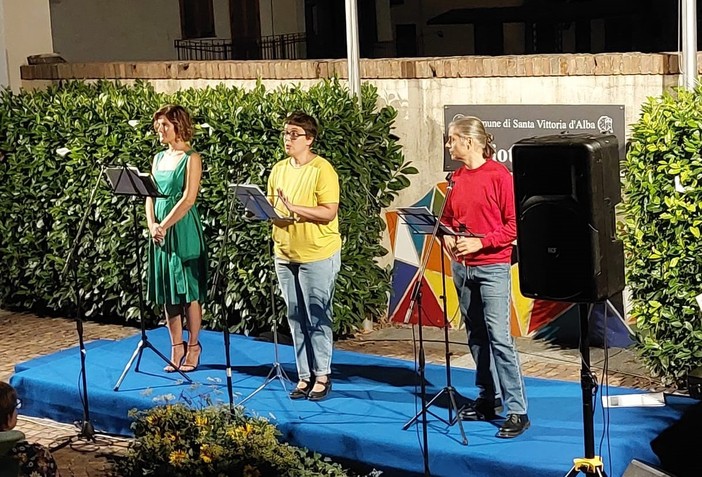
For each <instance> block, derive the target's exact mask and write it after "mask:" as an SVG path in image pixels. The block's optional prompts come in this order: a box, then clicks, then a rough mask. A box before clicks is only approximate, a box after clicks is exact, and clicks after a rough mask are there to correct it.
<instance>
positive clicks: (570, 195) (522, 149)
mask: <svg viewBox="0 0 702 477" xmlns="http://www.w3.org/2000/svg"><path fill="white" fill-rule="evenodd" d="M512 172H513V178H514V194H515V201H516V214H517V253H518V260H519V281H520V284H519V285H520V289H521V292H522V294H523V295H524V296H527V297H531V298H541V299H546V300H553V301H567V302H575V303H594V302H600V301H604V300H606V299H607V298H609V297H610V296H612V295H614V294H615V293H618V292H620V291H621V290H623V289H624V248H623V245H622V242H621V240H617V238H616V235H615V230H616V226H615V210H614V209H615V206H616V204H618V203H619V202H620V201H621V190H620V183H619V144H618V142H617V138H616V137H615V136H613V135H602V134H598V135H593V134H561V135H555V136H541V137H533V138H527V139H522V140H520V141H518V142H517V143H515V144H514V146H513V147H512Z"/></svg>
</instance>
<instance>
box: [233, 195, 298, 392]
mask: <svg viewBox="0 0 702 477" xmlns="http://www.w3.org/2000/svg"><path fill="white" fill-rule="evenodd" d="M231 187H232V188H233V189H234V196H235V197H236V198H237V199H238V200H239V201H240V202H241V203H242V204H243V205H244V208H245V209H246V211H247V212H248V213H249V214H250V218H251V219H255V220H266V221H272V220H284V221H289V222H292V221H293V219H292V218H291V217H281V216H280V215H279V214H278V212H276V210H275V208H273V206H272V205H271V203H270V202H269V201H268V198H267V197H266V196H265V194H264V193H263V191H262V190H261V189H260V188H259V187H258V186H257V185H255V184H233V185H232V186H231ZM270 286H271V308H272V313H273V348H274V350H275V358H274V361H273V365H272V367H271V370H270V371H269V372H268V376H267V377H266V380H265V381H264V382H263V384H261V385H260V386H259V387H257V388H256V389H254V391H253V392H252V393H251V394H249V395H248V396H246V397H245V398H244V399H242V400H241V401H239V404H244V403H245V402H246V401H248V400H249V399H251V398H252V397H254V396H255V395H256V394H257V393H258V392H259V391H261V390H262V389H264V388H265V387H266V386H268V385H269V384H270V383H272V382H273V381H275V380H276V379H277V380H279V381H280V384H281V386H282V387H283V391H285V392H286V394H287V391H288V389H287V387H286V386H285V383H286V381H287V383H288V384H290V385H292V380H291V379H290V378H289V377H288V375H287V374H285V370H284V369H283V367H282V366H281V364H280V362H279V355H278V318H277V312H276V308H275V293H274V285H273V283H272V282H271V284H270ZM288 399H290V395H289V394H288Z"/></svg>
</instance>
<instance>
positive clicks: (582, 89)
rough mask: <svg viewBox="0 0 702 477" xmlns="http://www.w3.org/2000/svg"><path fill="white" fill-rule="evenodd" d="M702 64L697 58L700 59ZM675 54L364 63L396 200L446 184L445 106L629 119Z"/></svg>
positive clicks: (195, 69) (239, 67) (26, 75)
mask: <svg viewBox="0 0 702 477" xmlns="http://www.w3.org/2000/svg"><path fill="white" fill-rule="evenodd" d="M698 61H699V59H698ZM679 73H680V70H679V61H678V55H677V54H639V53H620V54H615V53H612V54H595V55H591V54H570V55H531V56H500V57H477V56H476V57H450V58H412V59H407V58H404V59H402V58H401V59H377V60H370V59H368V60H362V61H361V77H362V78H363V81H366V82H370V83H373V84H374V85H376V86H377V87H378V90H379V93H380V101H381V102H382V103H384V104H390V105H392V106H393V107H395V108H396V109H397V110H398V112H399V114H398V118H397V123H396V131H395V133H396V134H397V135H398V136H399V137H400V138H401V139H400V140H401V143H402V145H403V147H404V154H405V156H406V158H407V159H408V160H411V161H412V162H413V163H414V165H415V166H417V167H418V169H419V170H420V174H419V175H418V176H415V177H413V178H412V186H411V187H410V188H409V189H407V190H405V191H403V192H402V194H401V195H400V197H399V198H398V200H397V201H396V203H395V204H394V206H405V205H409V204H411V203H413V202H415V201H416V200H417V199H418V198H420V197H422V196H423V195H424V194H425V193H426V192H427V191H428V190H429V189H430V188H431V187H432V186H433V185H434V184H435V183H436V182H439V181H441V180H443V177H444V175H445V173H444V172H443V171H442V167H443V144H442V143H443V133H444V125H443V107H444V105H447V104H623V105H625V115H626V116H625V117H626V123H627V125H628V124H631V123H633V122H635V121H636V120H637V118H638V116H639V110H640V106H641V104H642V103H643V102H644V101H645V100H646V98H647V97H649V96H658V95H660V94H661V93H663V92H664V91H665V90H667V89H668V88H670V87H671V86H675V85H677V83H678V78H679ZM333 76H338V77H340V78H345V77H346V61H345V60H298V61H242V62H235V61H225V62H125V63H66V64H57V65H41V66H24V67H23V68H22V78H23V81H24V82H23V84H24V86H25V87H26V88H43V87H45V86H46V85H47V84H50V83H52V82H56V81H57V80H61V79H98V78H107V79H114V80H118V81H124V82H131V81H134V80H136V79H144V80H148V81H150V82H152V83H153V84H154V86H155V88H156V89H157V90H159V91H175V90H177V89H179V88H189V87H206V86H209V85H215V84H221V83H224V84H227V85H236V86H240V87H245V88H250V87H253V86H254V85H255V84H256V81H257V80H259V79H260V80H262V81H263V83H264V84H265V85H266V87H268V88H275V87H277V86H279V85H282V84H289V83H295V84H299V85H302V86H303V87H304V86H307V85H310V84H314V83H315V82H317V81H319V80H320V79H323V78H329V77H333Z"/></svg>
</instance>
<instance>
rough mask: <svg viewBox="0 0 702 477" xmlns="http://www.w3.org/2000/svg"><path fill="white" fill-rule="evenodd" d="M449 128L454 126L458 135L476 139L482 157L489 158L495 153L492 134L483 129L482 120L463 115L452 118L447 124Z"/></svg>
mask: <svg viewBox="0 0 702 477" xmlns="http://www.w3.org/2000/svg"><path fill="white" fill-rule="evenodd" d="M449 128H454V129H455V130H456V133H457V134H458V135H459V136H462V137H471V138H473V139H475V140H477V141H478V144H480V145H481V146H482V147H483V157H484V158H485V159H489V158H491V157H492V156H493V155H494V154H495V146H494V144H493V141H494V138H493V137H492V134H490V133H488V132H486V131H485V126H484V125H483V122H482V121H481V120H480V119H478V118H476V117H475V116H463V117H459V118H457V119H454V120H453V121H451V123H450V124H449Z"/></svg>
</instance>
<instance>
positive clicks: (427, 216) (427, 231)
mask: <svg viewBox="0 0 702 477" xmlns="http://www.w3.org/2000/svg"><path fill="white" fill-rule="evenodd" d="M397 211H398V215H399V216H400V217H401V218H402V220H403V221H404V223H405V224H406V225H407V226H408V227H409V228H410V230H411V231H412V233H413V234H418V235H426V236H428V238H429V240H432V241H433V240H434V238H435V237H436V236H437V235H442V236H443V235H452V236H473V235H472V234H467V233H465V232H458V231H456V230H454V229H453V228H451V227H449V226H448V225H445V224H442V223H441V222H440V221H439V219H438V218H437V217H436V216H435V215H434V214H433V213H432V212H431V211H430V210H429V209H428V208H427V207H399V208H398V209H397ZM429 255H430V252H427V254H426V256H425V260H424V263H423V266H422V267H421V271H420V275H419V278H418V280H417V282H416V283H415V286H417V283H420V284H421V281H422V275H423V274H424V270H425V269H426V262H427V261H428V257H429ZM444 272H445V270H444V249H443V247H441V286H442V296H441V298H442V301H443V308H444V310H443V319H444V322H443V328H444V346H445V355H446V386H444V387H443V388H442V389H441V391H439V392H438V393H437V394H436V395H435V396H434V397H433V398H432V399H431V400H430V401H429V402H428V403H426V404H425V402H426V394H425V393H426V390H423V391H422V406H423V407H422V410H421V411H420V412H418V413H417V414H416V415H415V416H414V417H413V418H412V419H410V420H409V421H407V423H406V424H405V425H404V426H403V427H402V429H403V430H407V429H408V428H409V427H410V426H411V425H412V424H413V423H414V422H415V421H416V420H417V419H419V417H420V416H423V415H424V413H425V412H427V413H429V414H431V415H432V416H434V417H436V418H437V419H439V420H440V421H442V422H443V423H445V424H446V425H448V426H452V425H454V424H456V423H458V428H459V429H460V431H461V437H462V443H463V445H466V444H468V439H467V438H466V433H465V430H464V429H463V419H462V418H461V414H460V412H459V407H458V404H457V400H456V395H457V394H458V393H457V391H456V389H455V388H454V387H453V386H452V384H451V361H450V360H451V358H450V356H451V353H450V351H449V340H448V326H449V322H448V316H447V310H446V308H447V304H446V275H445V273H444ZM418 293H419V292H418ZM417 304H418V308H417V325H418V327H419V341H420V349H423V343H422V338H423V336H422V326H423V323H422V306H421V293H419V294H418V298H417ZM411 312H412V308H410V309H409V311H408V315H407V319H406V320H405V321H409V316H410V314H411ZM424 364H425V363H424V362H421V366H420V368H419V370H420V379H421V380H422V387H424V386H425V385H424ZM444 394H445V395H447V396H448V399H449V406H448V419H444V418H443V417H441V416H439V415H437V414H435V413H433V412H432V411H430V410H429V408H430V407H431V406H433V405H434V404H435V403H436V402H437V400H438V399H439V398H441V396H443V395H444ZM454 414H455V417H454Z"/></svg>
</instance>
